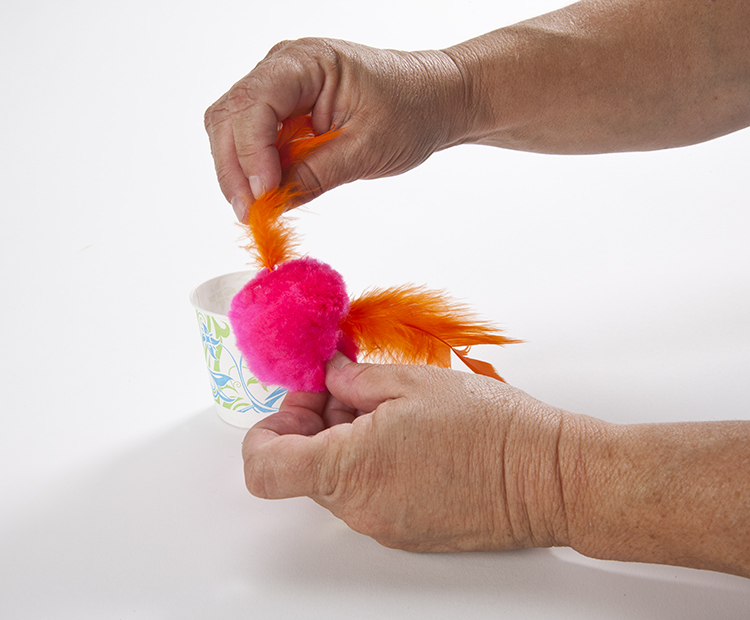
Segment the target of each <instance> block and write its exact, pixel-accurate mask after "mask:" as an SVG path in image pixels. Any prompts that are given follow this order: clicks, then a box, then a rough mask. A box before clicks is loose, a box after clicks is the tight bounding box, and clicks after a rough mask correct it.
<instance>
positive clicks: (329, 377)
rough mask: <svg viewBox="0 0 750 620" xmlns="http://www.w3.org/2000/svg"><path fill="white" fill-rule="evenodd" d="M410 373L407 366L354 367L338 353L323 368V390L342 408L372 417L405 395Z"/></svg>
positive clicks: (363, 365)
mask: <svg viewBox="0 0 750 620" xmlns="http://www.w3.org/2000/svg"><path fill="white" fill-rule="evenodd" d="M413 370H414V369H413V368H411V367H409V366H398V365H379V364H357V363H354V362H352V361H351V360H350V359H349V358H347V357H346V356H344V355H343V354H341V353H337V354H336V356H335V357H334V358H333V359H332V360H331V361H330V362H329V363H328V366H327V368H326V386H327V387H328V390H329V391H330V392H331V394H332V395H333V396H334V397H335V398H336V399H337V400H338V401H339V402H341V403H343V404H344V405H345V406H348V407H351V408H352V409H355V410H356V411H358V412H361V413H371V412H373V411H375V409H377V408H378V407H379V406H380V405H382V404H383V403H384V402H386V401H389V400H395V399H397V398H402V397H404V396H405V395H406V393H407V386H408V385H409V384H411V383H412V381H413V379H412V375H413Z"/></svg>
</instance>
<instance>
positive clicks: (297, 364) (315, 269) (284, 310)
mask: <svg viewBox="0 0 750 620" xmlns="http://www.w3.org/2000/svg"><path fill="white" fill-rule="evenodd" d="M348 312H349V297H348V295H347V294H346V285H345V284H344V279H343V278H342V277H341V275H340V274H339V273H338V272H337V271H335V270H334V269H332V268H331V267H329V266H328V265H326V264H325V263H322V262H320V261H317V260H315V259H312V258H301V259H297V260H292V261H288V262H286V263H283V264H281V265H279V266H278V267H277V268H276V269H274V270H273V271H268V270H267V269H263V270H262V271H260V272H259V273H258V274H257V275H256V276H255V277H254V278H253V279H252V280H250V282H248V283H247V284H246V285H245V287H244V288H243V289H242V290H241V291H240V292H239V293H237V295H235V297H234V299H232V304H231V308H230V310H229V320H230V322H231V324H232V331H233V332H234V335H235V339H236V341H237V347H238V349H239V350H240V351H241V352H242V354H243V355H244V357H245V362H246V363H247V366H248V368H249V369H250V370H251V371H252V372H253V374H254V375H255V376H256V377H257V378H258V380H259V381H260V382H261V383H263V384H266V385H281V386H283V387H286V388H289V389H290V390H292V391H302V392H322V391H324V390H325V365H326V362H327V361H328V360H330V359H331V358H332V357H333V355H334V354H335V353H336V350H337V349H342V350H343V351H344V352H345V353H346V354H347V355H349V356H350V357H352V355H354V354H355V352H354V351H353V344H352V343H351V342H350V341H349V339H348V338H346V337H344V335H343V332H342V331H341V327H340V324H341V321H342V320H343V318H344V317H345V316H346V315H347V313H348Z"/></svg>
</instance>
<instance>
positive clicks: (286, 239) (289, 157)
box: [245, 116, 340, 271]
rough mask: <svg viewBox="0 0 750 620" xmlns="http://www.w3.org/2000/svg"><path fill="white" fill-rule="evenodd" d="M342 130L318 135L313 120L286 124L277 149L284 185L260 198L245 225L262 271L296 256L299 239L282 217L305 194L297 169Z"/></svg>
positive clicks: (290, 121) (304, 117)
mask: <svg viewBox="0 0 750 620" xmlns="http://www.w3.org/2000/svg"><path fill="white" fill-rule="evenodd" d="M339 132H340V130H331V131H328V132H326V133H324V134H320V135H316V134H315V132H314V131H313V128H312V119H311V118H310V117H309V116H300V117H297V118H291V119H287V120H285V121H284V122H283V123H282V126H281V129H280V131H279V134H278V137H277V138H276V145H275V146H276V149H277V150H278V152H279V162H280V163H281V172H282V178H281V184H280V185H279V187H277V188H275V189H272V190H271V191H269V192H266V193H265V194H263V195H262V196H261V197H260V198H258V199H257V200H256V201H255V202H254V203H253V204H252V206H250V208H249V209H248V218H247V222H245V224H246V227H247V236H248V238H249V239H250V243H249V244H248V245H247V246H246V249H247V250H248V251H250V252H251V253H252V254H254V255H255V262H256V264H257V266H258V267H260V268H266V269H268V270H269V271H272V270H273V269H275V268H276V266H277V265H279V264H280V263H283V262H285V261H287V260H289V259H291V258H294V256H295V249H296V247H297V237H296V235H295V233H294V231H293V230H292V229H291V227H290V226H289V222H288V220H285V219H283V218H282V217H281V216H282V215H283V214H284V213H285V212H286V211H287V210H288V209H289V208H291V207H292V206H293V204H294V202H295V201H296V200H297V199H298V198H300V197H301V196H303V195H304V194H305V191H304V190H303V189H302V188H301V186H300V185H299V184H298V183H296V182H294V181H293V180H292V177H293V174H294V171H295V169H296V167H297V166H298V165H299V164H300V163H301V162H302V161H303V160H304V159H305V158H306V157H307V156H308V155H310V154H311V153H312V152H313V151H315V150H316V149H318V148H320V147H321V146H322V145H324V144H325V143H327V142H328V141H330V140H332V139H333V138H334V137H336V135H338V133H339Z"/></svg>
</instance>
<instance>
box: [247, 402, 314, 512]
mask: <svg viewBox="0 0 750 620" xmlns="http://www.w3.org/2000/svg"><path fill="white" fill-rule="evenodd" d="M309 415H310V416H313V415H315V414H313V413H312V412H310V413H309ZM321 424H322V422H321ZM305 426H308V429H307V430H308V431H309V430H311V426H312V424H311V421H310V420H304V419H303V420H300V419H299V414H296V413H295V414H292V413H289V412H285V411H282V412H279V413H275V414H273V415H271V416H268V417H267V418H265V419H263V420H261V421H260V422H258V423H257V424H256V425H255V426H253V427H252V428H251V429H250V430H249V431H248V432H247V435H245V440H244V441H243V442H242V457H243V459H244V461H245V484H246V486H247V489H248V491H250V493H252V494H253V495H255V496H256V497H262V498H265V499H282V498H288V497H300V496H313V495H316V494H317V491H318V489H319V477H320V476H319V472H320V471H321V469H322V467H321V464H322V462H323V460H324V458H325V456H326V451H327V447H328V440H327V436H326V434H325V431H323V432H321V433H318V434H312V435H303V434H300V432H301V431H302V430H305Z"/></svg>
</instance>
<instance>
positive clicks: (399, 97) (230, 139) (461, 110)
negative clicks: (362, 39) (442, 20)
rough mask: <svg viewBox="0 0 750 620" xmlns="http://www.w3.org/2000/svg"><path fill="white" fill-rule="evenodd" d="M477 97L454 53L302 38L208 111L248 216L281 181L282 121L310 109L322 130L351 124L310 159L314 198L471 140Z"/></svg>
mask: <svg viewBox="0 0 750 620" xmlns="http://www.w3.org/2000/svg"><path fill="white" fill-rule="evenodd" d="M467 96H468V93H467V92H466V90H465V85H464V82H463V80H462V77H461V73H460V71H459V69H458V67H457V66H456V64H455V63H454V62H453V61H452V60H451V58H450V56H448V55H447V54H446V53H444V52H440V51H428V52H413V53H409V52H398V51H391V50H380V49H375V48H370V47H366V46H363V45H356V44H353V43H348V42H344V41H337V40H328V39H301V40H299V41H291V42H290V41H285V42H282V43H279V44H278V45H276V46H275V47H274V48H273V49H272V50H271V51H270V52H269V53H268V55H267V56H266V58H265V59H264V60H262V61H261V62H260V63H259V64H258V65H257V66H256V67H255V69H253V70H252V71H251V72H250V73H249V74H248V75H246V76H245V77H244V78H242V79H241V80H240V81H239V82H237V83H236V84H235V85H234V86H233V87H232V88H231V89H230V90H229V91H228V92H227V93H226V94H225V95H223V96H222V97H221V98H220V99H219V100H218V101H217V102H216V103H214V104H213V105H212V106H211V107H209V108H208V110H207V111H206V114H205V124H206V131H207V132H208V136H209V139H210V143H211V152H212V154H213V158H214V163H215V166H216V173H217V176H218V179H219V185H220V186H221V190H222V192H223V193H224V196H225V197H226V198H227V200H228V201H230V202H231V203H232V206H233V207H234V209H235V212H237V216H238V218H239V219H240V220H244V217H245V214H246V209H247V206H248V205H249V204H251V203H252V202H253V201H254V200H255V198H257V197H258V196H260V195H261V194H262V193H263V192H265V191H268V190H270V189H273V188H275V187H276V186H277V185H278V184H279V182H280V180H281V168H280V166H279V158H278V153H277V151H276V149H275V148H274V143H275V141H276V134H277V130H278V124H279V122H280V121H282V120H284V119H286V118H289V117H292V116H300V115H304V114H308V113H309V114H311V115H312V120H313V127H314V128H315V130H316V131H317V132H318V133H323V132H325V131H328V130H329V129H330V128H331V127H333V126H335V127H337V128H341V129H344V130H345V131H344V132H343V133H342V135H341V136H340V137H338V138H337V139H336V140H335V141H334V142H333V143H330V144H328V145H327V146H326V147H325V148H324V149H322V150H321V151H319V152H317V153H314V154H313V155H311V156H310V157H309V158H308V159H307V160H306V161H305V162H304V163H303V164H302V165H300V167H299V169H298V171H297V173H296V175H297V178H295V180H296V181H298V182H300V183H301V184H302V187H303V189H304V190H305V191H306V198H305V200H309V199H311V198H313V197H315V196H317V195H319V194H321V193H322V192H324V191H327V190H329V189H332V188H333V187H336V186H338V185H341V184H343V183H348V182H350V181H354V180H356V179H374V178H378V177H384V176H391V175H396V174H400V173H402V172H405V171H407V170H409V169H411V168H413V167H415V166H417V165H419V164H420V163H422V162H423V161H424V160H425V159H427V158H428V157H429V156H430V155H431V154H432V153H433V152H434V151H436V150H439V149H441V148H445V147H447V146H450V145H452V144H457V143H459V142H461V141H463V140H464V137H465V136H464V134H465V133H466V127H467V126H468V124H469V122H470V116H471V106H468V105H466V104H467V102H466V97H467Z"/></svg>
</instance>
